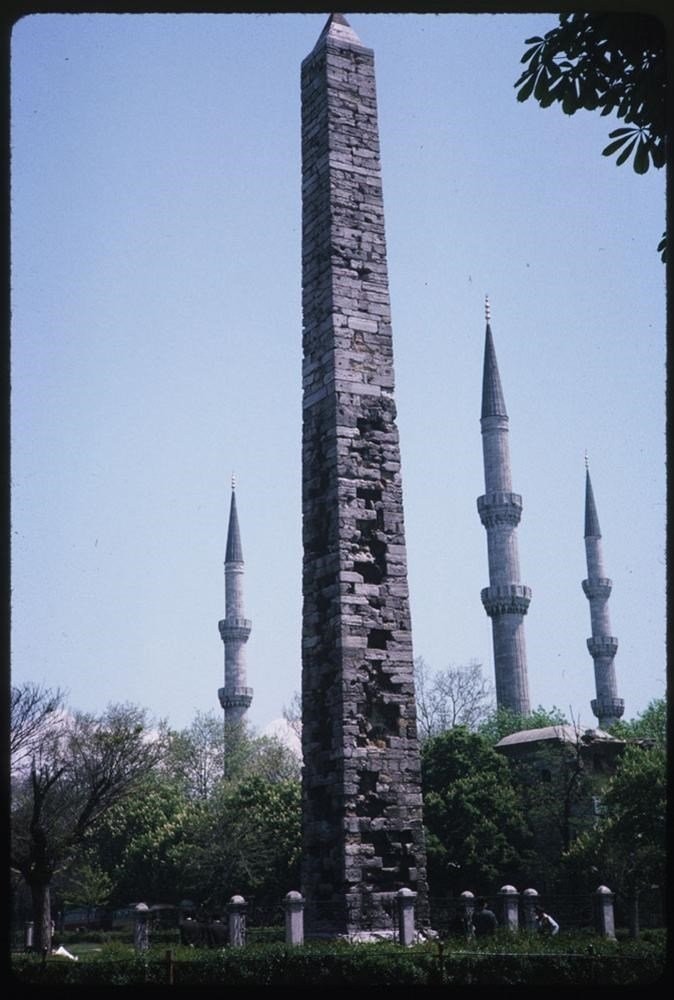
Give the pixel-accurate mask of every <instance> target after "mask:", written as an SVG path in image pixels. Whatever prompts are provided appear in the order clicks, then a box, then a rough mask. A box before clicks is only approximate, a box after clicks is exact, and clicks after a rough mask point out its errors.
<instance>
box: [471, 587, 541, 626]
mask: <svg viewBox="0 0 674 1000" xmlns="http://www.w3.org/2000/svg"><path fill="white" fill-rule="evenodd" d="M480 596H481V598H482V604H483V605H484V610H485V611H486V612H487V614H488V615H489V617H490V618H494V617H498V616H499V615H525V614H526V613H527V610H528V608H529V604H530V603H531V588H530V587H525V586H524V584H522V583H507V584H500V585H499V586H496V587H485V588H484V590H483V591H482V593H481V595H480Z"/></svg>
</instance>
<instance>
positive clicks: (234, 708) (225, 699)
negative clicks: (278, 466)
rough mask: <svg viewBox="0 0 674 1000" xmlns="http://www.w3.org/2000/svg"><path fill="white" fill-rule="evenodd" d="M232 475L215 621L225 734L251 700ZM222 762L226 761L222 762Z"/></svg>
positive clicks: (234, 488)
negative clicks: (221, 649)
mask: <svg viewBox="0 0 674 1000" xmlns="http://www.w3.org/2000/svg"><path fill="white" fill-rule="evenodd" d="M235 490H236V479H235V477H234V474H233V473H232V495H231V500H230V506H229V525H228V528H227V544H226V547H225V617H224V618H223V619H222V621H220V622H218V629H219V631H220V636H221V638H222V641H223V643H224V645H225V686H224V687H221V688H220V689H219V690H218V698H219V700H220V704H221V706H222V708H223V710H224V713H225V734H226V735H227V730H228V728H229V727H230V725H231V724H233V725H237V724H238V723H240V722H241V721H242V719H243V717H244V715H245V714H246V712H247V711H248V709H249V707H250V704H251V702H252V700H253V689H252V688H249V687H247V686H246V658H245V648H244V647H245V644H246V643H247V642H248V636H249V635H250V631H251V623H250V621H249V620H248V619H247V618H245V617H244V610H243V549H242V547H241V532H240V530H239V517H238V513H237V509H236V492H235ZM225 763H226V762H225Z"/></svg>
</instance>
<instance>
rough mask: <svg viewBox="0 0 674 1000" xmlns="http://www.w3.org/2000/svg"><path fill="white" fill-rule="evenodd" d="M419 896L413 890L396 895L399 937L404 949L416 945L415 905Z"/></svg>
mask: <svg viewBox="0 0 674 1000" xmlns="http://www.w3.org/2000/svg"><path fill="white" fill-rule="evenodd" d="M416 898H417V894H416V892H412V890H411V889H406V888H403V889H399V890H398V892H397V894H396V902H397V903H398V937H399V941H400V944H401V945H402V947H403V948H409V946H410V945H412V944H414V938H415V932H414V903H415V901H416Z"/></svg>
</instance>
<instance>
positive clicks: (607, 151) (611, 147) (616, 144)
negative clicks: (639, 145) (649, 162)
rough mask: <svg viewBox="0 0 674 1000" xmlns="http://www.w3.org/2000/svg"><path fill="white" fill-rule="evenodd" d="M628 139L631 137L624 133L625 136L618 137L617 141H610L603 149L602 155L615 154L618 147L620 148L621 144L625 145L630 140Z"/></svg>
mask: <svg viewBox="0 0 674 1000" xmlns="http://www.w3.org/2000/svg"><path fill="white" fill-rule="evenodd" d="M628 139H629V135H623V136H621V138H620V139H616V141H615V142H610V143H609V144H608V146H607V147H606V148H605V149H602V151H601V155H602V156H613V154H614V153H615V151H616V150H617V149H620V147H621V146H624V145H625V143H626V142H627V141H628Z"/></svg>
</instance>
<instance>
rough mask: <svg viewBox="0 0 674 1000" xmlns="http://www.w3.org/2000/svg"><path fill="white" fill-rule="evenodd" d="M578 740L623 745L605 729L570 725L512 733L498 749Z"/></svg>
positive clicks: (497, 745) (501, 741)
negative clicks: (548, 741) (581, 728)
mask: <svg viewBox="0 0 674 1000" xmlns="http://www.w3.org/2000/svg"><path fill="white" fill-rule="evenodd" d="M578 739H580V740H581V742H582V743H593V742H596V741H597V740H601V741H602V742H603V741H606V742H609V743H621V742H622V740H618V739H616V737H615V736H611V734H610V733H607V732H605V731H604V730H603V729H584V730H583V731H581V730H579V729H576V727H575V726H572V725H571V724H570V723H564V725H560V726H543V728H542V729H523V730H521V732H519V733H511V734H510V735H509V736H504V737H503V739H502V740H499V741H498V743H497V744H496V747H497V748H498V747H511V746H521V745H522V744H524V743H543V742H545V741H547V740H557V741H558V742H559V743H576V742H577V741H578Z"/></svg>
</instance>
